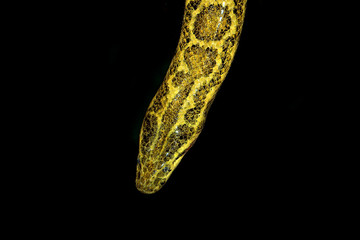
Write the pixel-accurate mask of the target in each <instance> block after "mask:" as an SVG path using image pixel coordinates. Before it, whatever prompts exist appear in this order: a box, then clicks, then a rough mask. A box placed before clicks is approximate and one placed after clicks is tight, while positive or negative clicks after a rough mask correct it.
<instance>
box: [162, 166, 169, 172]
mask: <svg viewBox="0 0 360 240" xmlns="http://www.w3.org/2000/svg"><path fill="white" fill-rule="evenodd" d="M169 171H171V169H170V168H169V167H168V166H165V167H164V169H163V172H165V173H166V172H169Z"/></svg>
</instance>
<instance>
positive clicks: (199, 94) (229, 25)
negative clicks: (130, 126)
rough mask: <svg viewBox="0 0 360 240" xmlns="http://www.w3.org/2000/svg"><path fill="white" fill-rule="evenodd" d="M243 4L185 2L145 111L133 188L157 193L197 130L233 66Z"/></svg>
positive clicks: (241, 1)
mask: <svg viewBox="0 0 360 240" xmlns="http://www.w3.org/2000/svg"><path fill="white" fill-rule="evenodd" d="M246 1H247V0H186V3H185V13H184V19H183V25H182V30H181V35H180V40H179V43H178V46H177V49H176V53H175V56H174V57H173V60H172V62H171V64H170V67H169V70H168V72H167V74H166V76H165V80H164V81H163V83H162V85H161V86H160V88H159V90H158V91H157V93H156V95H155V97H154V98H153V100H152V101H151V103H150V106H149V108H148V110H147V112H146V115H145V118H144V121H143V124H142V128H141V133H140V147H139V155H138V160H137V161H138V163H137V170H136V187H137V189H138V190H139V191H141V192H143V193H154V192H157V191H158V190H159V189H160V188H161V187H162V186H163V185H164V184H165V183H166V181H167V180H168V179H169V177H170V175H171V174H172V172H173V171H174V169H175V168H176V166H177V165H178V164H179V163H180V161H181V159H182V158H183V156H184V155H185V153H186V152H187V150H189V148H190V147H191V146H192V145H193V143H194V142H195V140H196V139H197V137H198V136H199V134H200V132H201V130H202V129H203V126H204V123H205V119H206V115H207V112H208V111H209V108H210V106H211V103H212V102H213V100H214V98H215V95H216V93H217V91H218V90H219V87H220V85H221V84H222V82H223V81H224V79H225V77H226V74H227V72H228V71H229V68H230V65H231V62H232V61H233V58H234V55H235V52H236V49H237V46H238V42H239V38H240V34H241V30H242V26H243V22H244V16H245V8H246Z"/></svg>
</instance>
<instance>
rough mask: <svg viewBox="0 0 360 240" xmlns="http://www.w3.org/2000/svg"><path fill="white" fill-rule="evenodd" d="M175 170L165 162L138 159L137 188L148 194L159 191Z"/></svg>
mask: <svg viewBox="0 0 360 240" xmlns="http://www.w3.org/2000/svg"><path fill="white" fill-rule="evenodd" d="M173 170H174V168H172V167H171V166H170V165H169V164H167V163H165V162H155V161H150V160H146V159H142V157H138V160H137V166H136V188H137V189H138V190H139V191H140V192H142V193H146V194H152V193H155V192H157V191H159V190H160V189H161V188H162V187H163V186H164V185H165V183H166V182H167V180H168V179H169V177H170V175H171V173H172V172H173Z"/></svg>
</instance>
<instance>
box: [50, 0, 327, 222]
mask: <svg viewBox="0 0 360 240" xmlns="http://www.w3.org/2000/svg"><path fill="white" fill-rule="evenodd" d="M183 7H184V1H182V0H179V1H169V0H167V1H166V0H159V1H143V2H138V1H128V2H125V1H121V2H120V1H119V2H118V3H116V4H109V5H106V4H102V5H101V6H100V5H98V3H96V4H95V3H94V4H93V5H91V3H89V4H87V5H84V6H76V8H75V9H73V10H71V11H70V13H68V12H67V13H65V14H64V15H63V16H62V19H63V20H67V19H70V20H69V21H68V22H67V24H68V25H69V28H68V29H66V30H65V32H66V34H65V35H63V36H61V35H59V36H56V37H57V38H58V39H59V40H60V42H62V43H64V44H59V45H57V46H54V48H55V49H57V50H58V51H57V54H58V60H59V61H56V62H54V65H57V66H56V69H57V72H55V74H54V73H52V74H53V75H56V76H57V77H58V79H56V81H55V87H54V89H53V91H50V92H49V95H52V94H56V95H57V96H59V98H58V99H57V102H56V103H54V104H53V103H51V106H50V107H49V108H51V109H52V112H53V113H52V115H51V116H49V117H48V118H50V119H51V120H55V123H54V126H52V128H54V129H56V130H52V131H50V133H49V135H54V134H55V135H56V136H58V140H57V141H56V142H55V143H51V144H50V145H52V146H51V147H49V152H50V154H49V156H51V158H52V159H55V161H52V162H51V163H49V165H50V169H51V170H50V171H49V170H47V173H46V174H48V175H49V178H51V179H56V180H55V181H54V182H51V183H48V184H49V185H50V187H48V189H51V190H52V191H53V192H54V195H53V196H51V197H49V198H51V199H56V200H57V201H59V203H60V204H59V208H60V209H63V210H64V211H66V210H67V209H71V211H72V212H79V215H84V214H85V215H88V216H89V217H91V216H93V215H94V214H98V213H100V214H104V215H106V216H107V217H106V218H115V219H118V220H119V219H121V216H124V215H126V216H127V219H128V221H130V222H131V223H133V224H134V225H137V224H139V223H138V221H140V219H147V221H148V220H150V221H151V219H152V217H153V216H160V217H161V216H168V215H169V214H171V215H172V216H174V215H175V216H176V215H181V214H189V216H195V218H193V219H191V222H192V223H193V224H196V221H197V220H196V219H197V217H196V216H201V219H203V218H204V217H205V218H207V217H209V219H211V216H212V214H214V215H216V214H220V217H219V218H220V219H221V214H229V213H230V214H233V215H234V216H235V217H236V216H237V217H240V218H241V219H242V220H241V219H240V220H241V221H245V222H249V221H250V222H251V221H256V218H257V217H259V218H261V219H264V221H273V220H274V219H276V218H279V219H281V220H280V221H281V222H282V224H285V222H286V221H287V219H293V220H294V219H295V218H296V219H297V218H301V217H307V216H308V215H311V216H312V218H317V216H318V215H322V216H323V214H324V212H323V209H324V208H326V200H325V199H324V197H323V195H324V194H325V193H327V191H328V189H329V188H330V187H333V185H332V184H333V183H332V182H329V180H325V179H326V176H327V175H328V174H329V172H328V171H327V169H328V168H330V166H331V164H332V162H331V161H328V160H327V159H325V158H324V154H323V153H324V151H326V152H327V154H330V155H331V153H332V151H334V150H333V149H327V148H326V146H325V143H324V139H326V138H327V137H328V135H326V134H325V132H326V131H325V130H326V128H327V122H326V119H325V118H324V113H325V112H328V110H329V109H330V108H332V107H333V106H332V104H333V103H332V102H330V100H329V99H327V98H326V97H325V96H324V95H323V94H322V92H323V91H325V90H324V87H323V81H322V80H323V79H322V72H323V67H322V66H321V65H320V64H319V59H320V58H324V57H325V58H326V55H325V56H324V54H325V51H324V49H325V46H324V43H323V42H322V41H320V40H318V38H317V36H318V35H322V34H323V32H322V31H324V29H323V28H321V26H323V20H322V19H323V18H318V17H317V14H318V11H317V8H316V6H314V5H312V6H307V7H304V5H301V4H299V2H298V1H284V2H281V1H280V2H279V1H265V0H251V1H249V2H248V7H247V12H246V17H245V23H244V27H243V32H242V36H241V39H240V44H239V48H238V50H237V54H236V56H235V60H234V62H233V64H232V67H231V69H230V71H229V74H228V76H227V78H226V80H225V82H224V83H223V85H222V87H221V90H220V91H219V93H218V95H217V97H216V100H215V101H214V103H213V105H212V107H211V109H210V112H209V114H208V118H207V122H206V124H205V128H204V130H203V132H202V133H201V135H200V137H199V138H198V140H197V142H196V144H195V145H194V146H193V147H192V148H191V149H190V150H189V152H188V153H187V154H186V155H185V157H184V158H183V160H182V162H181V164H180V165H179V166H178V167H177V169H176V170H175V171H174V173H173V175H172V176H171V178H170V179H169V181H168V182H167V184H166V185H165V186H164V187H163V189H162V190H160V191H159V192H158V193H156V194H153V195H144V194H142V193H140V192H138V191H137V190H136V188H135V171H136V158H137V154H138V136H139V132H140V127H141V123H142V119H143V117H144V115H145V112H146V109H147V106H148V104H149V103H150V101H151V99H152V97H153V96H154V94H155V93H156V91H157V89H158V87H159V85H160V83H161V82H162V80H163V78H164V76H165V74H166V71H167V68H168V66H169V64H170V61H171V59H172V56H173V54H174V52H175V48H176V46H177V41H178V38H179V34H180V29H181V23H182V15H183ZM69 9H71V6H69ZM67 14H69V16H68V15H67ZM60 22H61V21H60ZM55 57H56V56H55ZM324 134H325V135H324ZM327 134H329V133H327ZM128 211H130V212H131V214H127V213H126V212H128ZM223 216H225V215H223ZM129 219H130V220H129ZM218 220H219V219H218ZM119 221H120V220H119ZM163 221H164V222H163V223H164V224H165V223H166V221H167V220H166V218H164V220H163ZM209 221H210V220H209Z"/></svg>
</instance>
